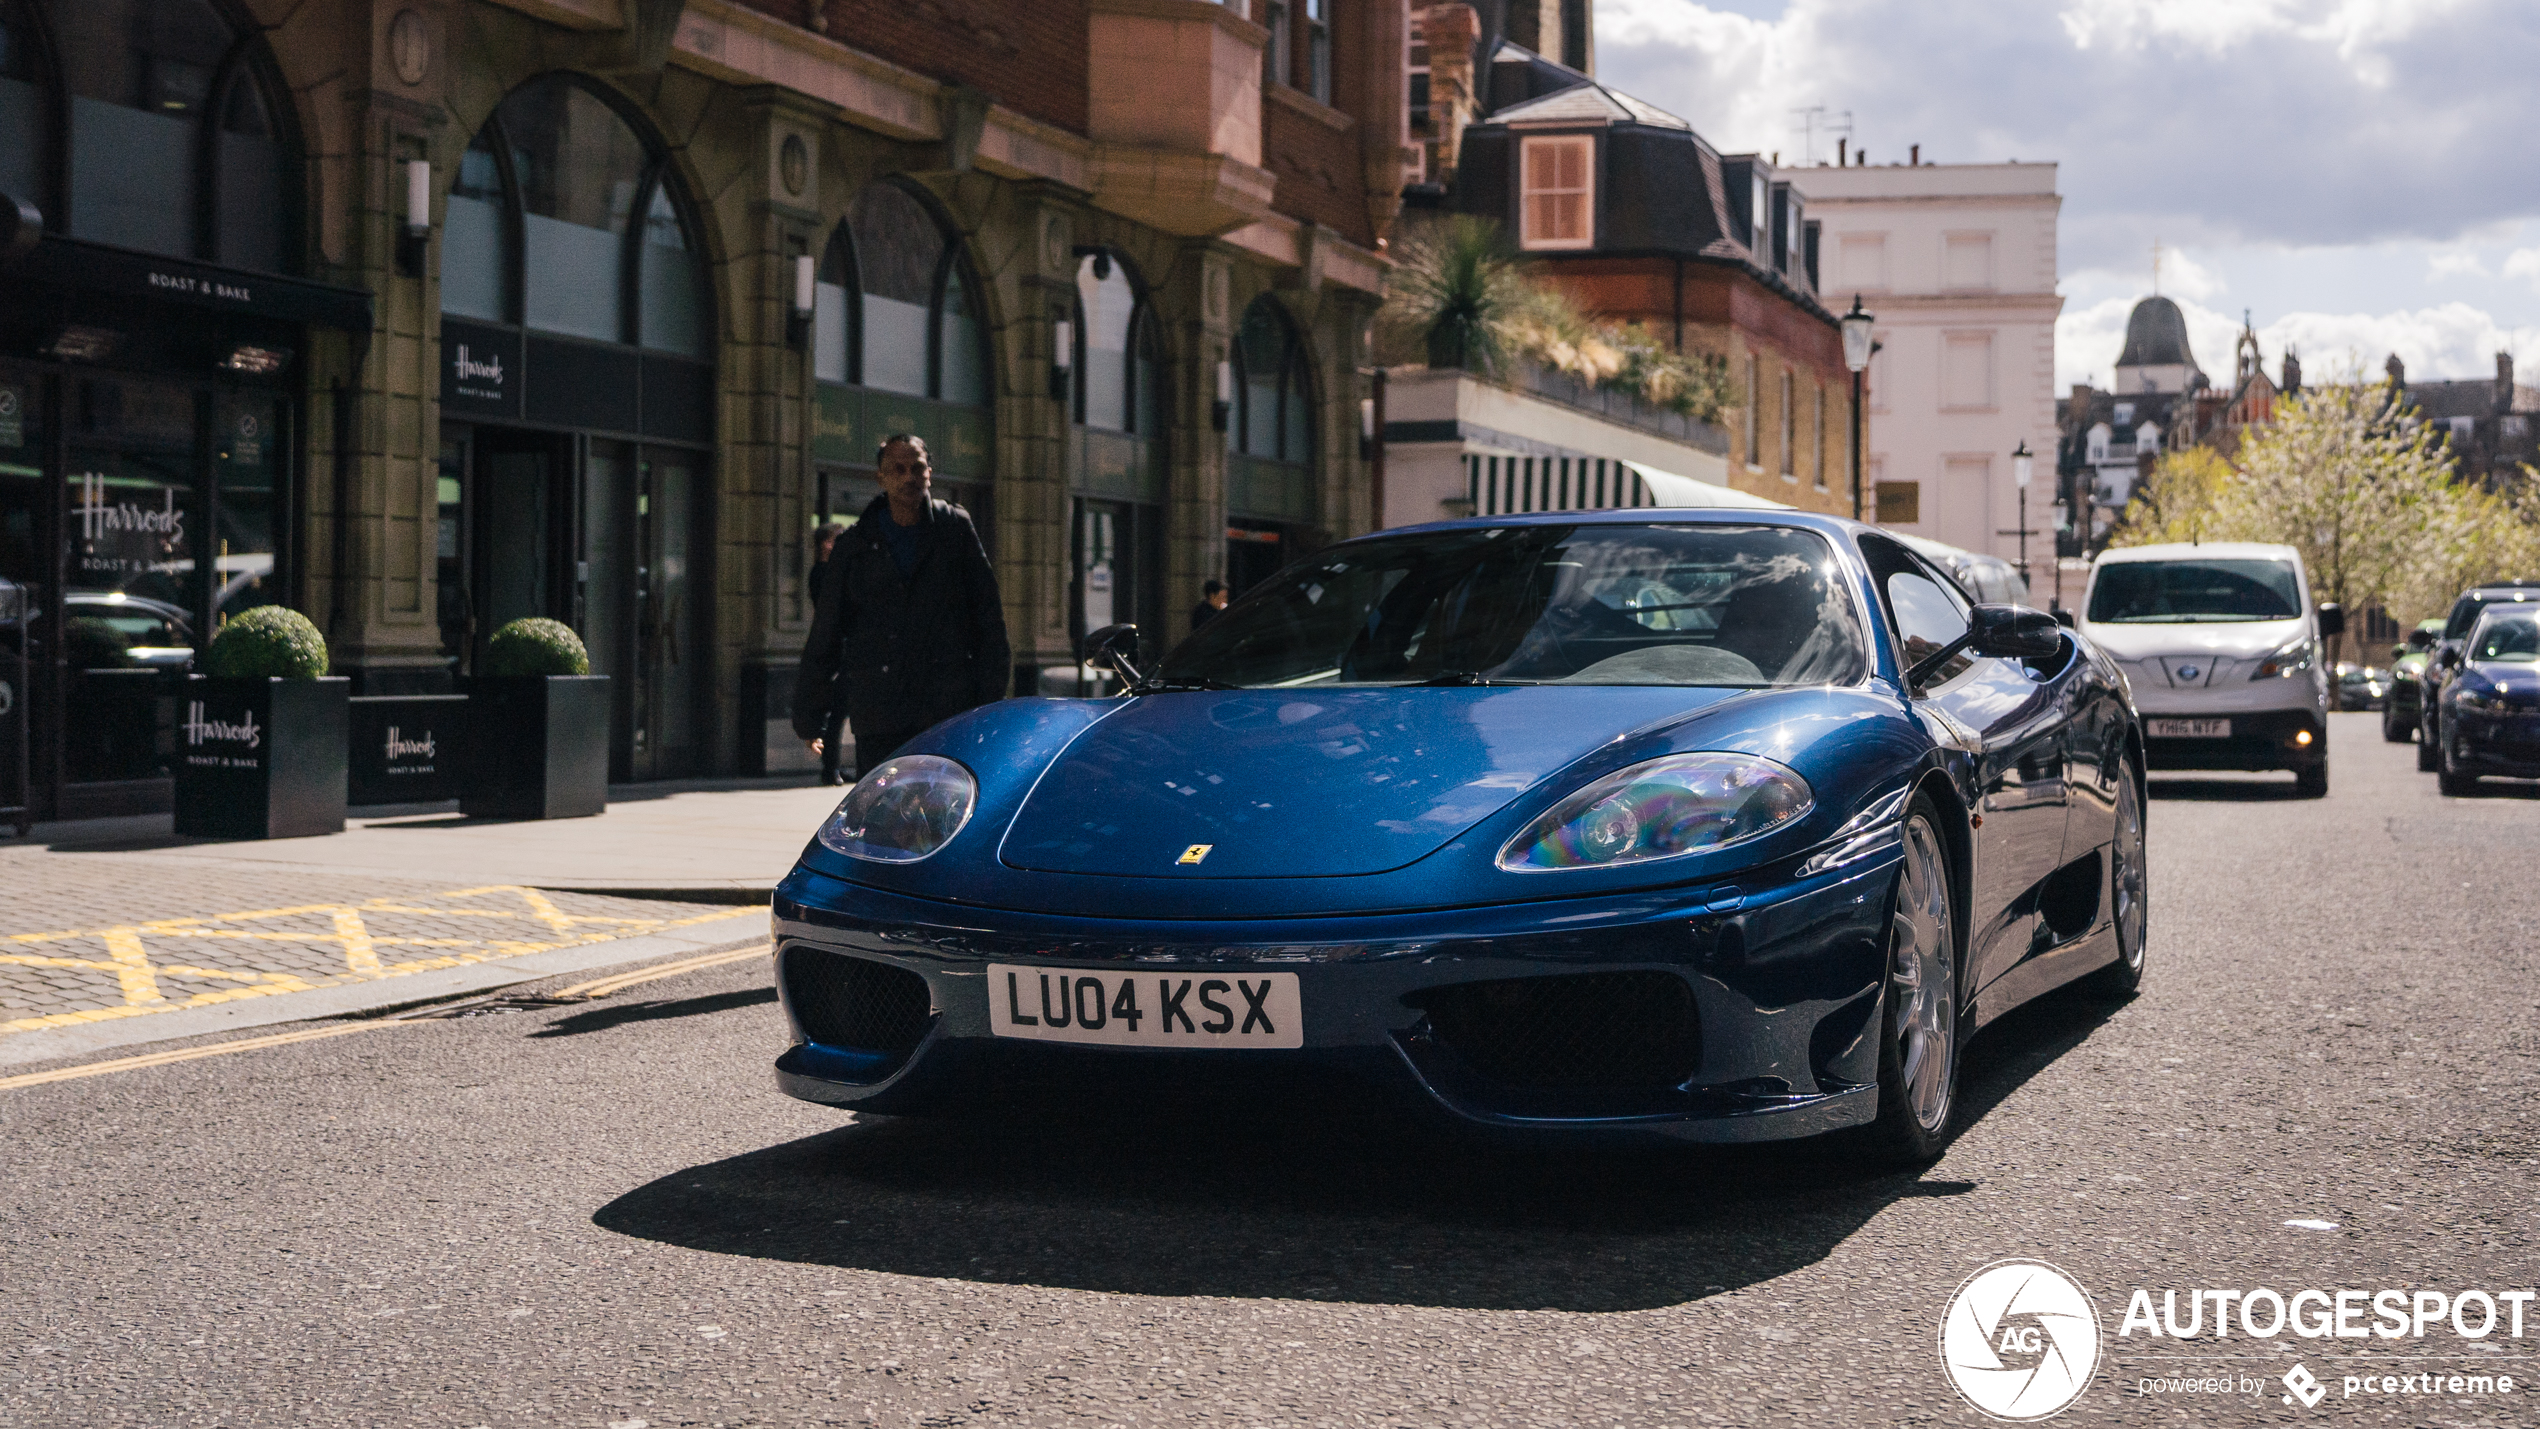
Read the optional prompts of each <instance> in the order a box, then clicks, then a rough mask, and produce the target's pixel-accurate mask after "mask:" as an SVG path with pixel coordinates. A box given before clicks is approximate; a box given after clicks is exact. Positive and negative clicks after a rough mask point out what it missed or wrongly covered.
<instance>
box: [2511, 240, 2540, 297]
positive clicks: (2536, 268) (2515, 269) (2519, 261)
mask: <svg viewBox="0 0 2540 1429" xmlns="http://www.w3.org/2000/svg"><path fill="white" fill-rule="evenodd" d="M2505 276H2506V277H2508V278H2528V279H2530V280H2531V286H2532V287H2533V288H2534V289H2535V290H2540V248H2517V249H2515V250H2514V251H2513V252H2512V253H2510V254H2507V255H2506V257H2505Z"/></svg>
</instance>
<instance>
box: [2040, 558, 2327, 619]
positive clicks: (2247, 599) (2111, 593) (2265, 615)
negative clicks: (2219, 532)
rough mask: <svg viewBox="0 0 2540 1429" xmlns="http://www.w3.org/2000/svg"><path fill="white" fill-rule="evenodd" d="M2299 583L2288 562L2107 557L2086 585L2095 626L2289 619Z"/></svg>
mask: <svg viewBox="0 0 2540 1429" xmlns="http://www.w3.org/2000/svg"><path fill="white" fill-rule="evenodd" d="M2301 613H2302V587H2301V583H2300V582H2299V581H2298V580H2296V579H2295V577H2294V573H2293V566H2292V563H2291V562H2289V561H2266V560H2242V561H2235V560H2225V559H2221V558H2214V559H2198V560H2185V561H2111V562H2109V563H2107V564H2106V565H2103V566H2101V567H2100V568H2099V579H2098V580H2097V581H2096V582H2095V583H2093V584H2092V586H2091V587H2090V619H2091V620H2092V621H2093V622H2095V623H2098V624H2103V625H2107V624H2126V625H2176V624H2189V623H2194V624H2202V623H2205V622H2208V621H2229V620H2292V619H2294V618H2296V617H2298V616H2299V615H2301Z"/></svg>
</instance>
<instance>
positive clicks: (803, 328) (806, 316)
mask: <svg viewBox="0 0 2540 1429" xmlns="http://www.w3.org/2000/svg"><path fill="white" fill-rule="evenodd" d="M819 280H820V269H819V265H818V264H817V263H815V262H813V261H812V256H811V255H810V254H808V253H797V254H795V255H794V302H793V306H792V307H791V308H789V309H787V310H786V313H785V345H786V346H787V347H790V348H792V349H794V350H795V351H796V352H800V351H802V350H803V349H805V348H807V347H809V346H810V345H811V319H812V313H813V310H814V309H815V308H816V307H817V306H818V301H819V293H820V290H819V288H818V286H817V285H818V283H819Z"/></svg>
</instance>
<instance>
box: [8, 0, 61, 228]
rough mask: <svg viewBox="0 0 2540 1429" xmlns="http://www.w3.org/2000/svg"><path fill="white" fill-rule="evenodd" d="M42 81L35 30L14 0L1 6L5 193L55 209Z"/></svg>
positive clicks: (47, 112) (46, 110) (48, 130)
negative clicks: (48, 187)
mask: <svg viewBox="0 0 2540 1429" xmlns="http://www.w3.org/2000/svg"><path fill="white" fill-rule="evenodd" d="M42 79H43V71H42V70H41V69H39V68H38V67H37V65H36V54H35V36H34V27H33V26H32V25H30V24H29V23H28V21H27V17H26V15H25V13H24V12H23V11H22V10H21V9H20V8H19V7H18V6H17V5H16V4H14V3H12V0H0V193H10V194H16V195H19V196H21V197H24V198H26V199H29V200H31V201H33V202H34V203H35V204H36V205H37V206H38V207H49V206H50V205H51V203H52V195H51V194H48V193H46V192H45V184H44V151H45V148H46V147H47V146H46V143H45V139H46V136H47V134H48V133H49V132H50V129H51V125H50V124H49V123H48V115H49V110H48V108H47V106H46V104H45V102H44V101H45V96H44V90H43V88H42Z"/></svg>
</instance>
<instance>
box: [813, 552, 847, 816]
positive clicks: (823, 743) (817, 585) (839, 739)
mask: <svg viewBox="0 0 2540 1429" xmlns="http://www.w3.org/2000/svg"><path fill="white" fill-rule="evenodd" d="M845 534H847V528H846V527H845V526H844V525H842V524H840V523H839V522H836V521H823V522H821V523H820V524H819V525H818V526H816V527H814V528H812V533H811V552H812V556H811V575H810V577H809V578H808V579H807V580H806V581H805V583H804V590H805V591H806V592H807V593H808V594H809V595H810V597H811V607H812V609H813V610H814V611H817V610H819V609H820V592H821V590H822V588H824V587H825V586H827V585H828V583H829V578H830V577H831V576H832V575H835V574H836V573H837V571H838V567H837V566H835V565H832V564H831V563H830V560H829V556H830V553H831V552H832V551H834V550H835V549H836V548H837V545H838V538H839V537H840V536H843V535H845ZM829 704H830V710H829V718H828V720H827V722H826V723H825V724H823V725H822V726H821V730H820V739H819V741H818V743H819V746H820V782H821V783H823V784H843V783H845V782H846V780H845V779H843V778H841V777H839V774H838V760H839V756H840V755H841V754H843V753H844V752H845V749H846V739H845V735H846V732H847V710H846V706H845V705H843V704H840V703H839V702H837V701H835V700H832V701H830V702H829Z"/></svg>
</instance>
